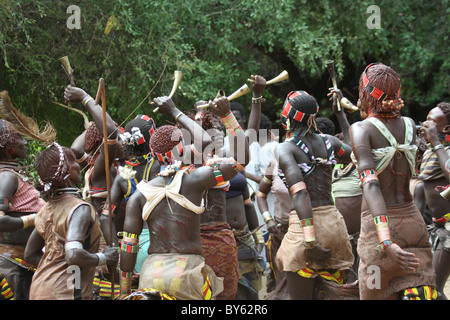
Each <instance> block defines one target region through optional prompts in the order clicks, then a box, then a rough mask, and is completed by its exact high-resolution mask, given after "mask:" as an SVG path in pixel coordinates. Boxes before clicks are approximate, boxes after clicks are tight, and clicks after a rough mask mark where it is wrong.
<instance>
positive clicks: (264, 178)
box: [262, 176, 272, 184]
mask: <svg viewBox="0 0 450 320" xmlns="http://www.w3.org/2000/svg"><path fill="white" fill-rule="evenodd" d="M262 181H264V182H265V183H268V184H272V180H271V179H269V178H267V177H266V176H264V177H262Z"/></svg>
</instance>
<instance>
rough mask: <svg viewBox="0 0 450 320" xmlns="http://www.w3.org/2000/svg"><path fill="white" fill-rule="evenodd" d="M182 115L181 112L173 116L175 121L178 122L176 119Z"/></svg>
mask: <svg viewBox="0 0 450 320" xmlns="http://www.w3.org/2000/svg"><path fill="white" fill-rule="evenodd" d="M183 114H184V113H183V112H180V113H179V114H177V115H176V116H175V121H178V118H179V117H181V115H183Z"/></svg>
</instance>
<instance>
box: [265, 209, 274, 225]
mask: <svg viewBox="0 0 450 320" xmlns="http://www.w3.org/2000/svg"><path fill="white" fill-rule="evenodd" d="M262 217H263V219H264V222H265V223H267V222H269V221H270V220H273V218H272V215H271V214H270V212H269V211H264V212H263V214H262Z"/></svg>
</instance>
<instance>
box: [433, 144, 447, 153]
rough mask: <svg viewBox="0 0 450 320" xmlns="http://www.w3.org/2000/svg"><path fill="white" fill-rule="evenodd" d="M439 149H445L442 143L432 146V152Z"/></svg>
mask: <svg viewBox="0 0 450 320" xmlns="http://www.w3.org/2000/svg"><path fill="white" fill-rule="evenodd" d="M439 149H445V147H444V145H443V144H442V143H440V144H438V145H437V146H434V147H433V149H432V150H433V152H436V151H438V150H439Z"/></svg>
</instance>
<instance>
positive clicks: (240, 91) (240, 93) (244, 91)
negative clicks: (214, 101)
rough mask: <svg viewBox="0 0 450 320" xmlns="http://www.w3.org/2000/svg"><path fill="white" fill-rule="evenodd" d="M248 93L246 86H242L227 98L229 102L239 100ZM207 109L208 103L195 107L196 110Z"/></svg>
mask: <svg viewBox="0 0 450 320" xmlns="http://www.w3.org/2000/svg"><path fill="white" fill-rule="evenodd" d="M249 92H250V89H249V87H248V85H247V84H244V85H243V86H242V87H240V88H239V89H238V90H236V91H235V92H233V93H232V94H231V95H229V96H228V97H227V99H228V101H231V100H233V99H236V98H239V97H241V96H243V95H246V94H247V93H249ZM208 107H209V103H208V104H203V105H200V106H197V109H203V108H208Z"/></svg>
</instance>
